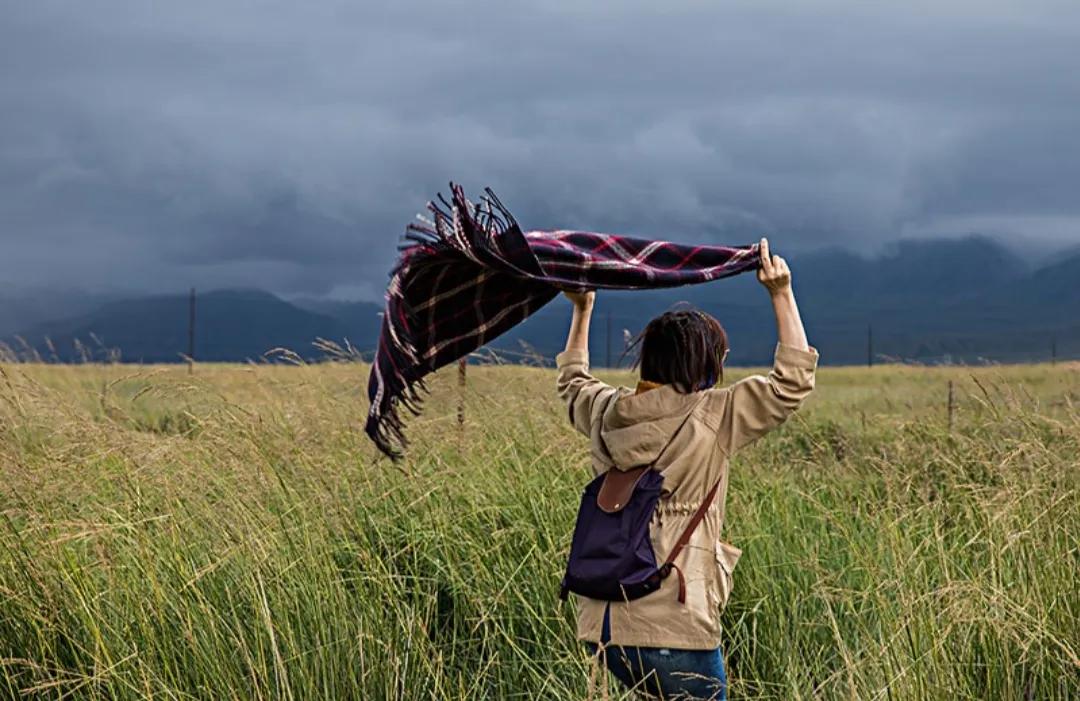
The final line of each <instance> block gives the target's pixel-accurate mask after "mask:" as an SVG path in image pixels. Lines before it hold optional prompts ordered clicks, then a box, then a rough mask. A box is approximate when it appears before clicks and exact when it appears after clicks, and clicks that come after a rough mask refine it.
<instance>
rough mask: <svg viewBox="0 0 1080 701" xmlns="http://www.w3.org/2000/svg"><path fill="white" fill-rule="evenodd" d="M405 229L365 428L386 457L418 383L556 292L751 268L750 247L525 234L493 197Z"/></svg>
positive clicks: (657, 283) (435, 212)
mask: <svg viewBox="0 0 1080 701" xmlns="http://www.w3.org/2000/svg"><path fill="white" fill-rule="evenodd" d="M450 189H451V193H452V194H451V201H449V202H448V201H446V200H445V199H444V198H443V197H442V195H439V197H438V202H429V203H428V209H429V210H430V211H431V214H432V218H431V219H426V218H423V217H421V221H422V222H423V223H421V224H410V225H409V227H408V228H407V229H406V233H405V239H406V240H405V241H404V242H403V244H402V245H401V246H400V247H399V248H400V249H401V251H402V254H401V258H400V260H398V262H397V265H396V266H395V267H394V269H393V270H392V271H391V273H390V285H389V287H388V288H387V291H386V310H385V312H384V313H383V322H382V333H381V335H380V337H379V348H378V351H377V352H376V354H375V360H374V363H373V364H372V367H371V376H370V378H369V379H368V398H369V399H370V401H371V408H370V410H369V411H368V418H367V425H366V427H365V430H366V432H367V434H368V435H369V436H370V437H371V439H372V440H373V441H374V442H375V445H377V446H378V447H379V449H380V450H381V451H382V452H384V453H385V454H387V455H389V456H390V457H394V458H396V457H400V455H401V452H400V450H399V447H404V445H405V436H404V432H403V423H402V417H401V414H400V413H399V409H400V406H402V405H403V406H405V407H406V408H407V409H409V411H411V412H412V413H413V414H417V413H419V410H420V402H421V396H420V390H423V389H425V388H424V382H423V378H424V376H425V375H427V374H428V373H430V372H433V371H434V370H437V369H438V368H440V367H442V366H444V365H447V364H449V363H452V362H454V361H456V360H458V359H460V358H462V357H464V356H465V355H467V354H468V353H470V352H472V351H474V350H476V349H477V348H479V347H480V346H482V345H483V344H485V343H487V342H489V341H491V340H492V339H494V338H497V337H498V336H499V335H500V334H502V333H504V332H505V331H507V330H508V329H510V328H512V327H513V326H515V325H517V324H519V323H521V322H522V321H523V320H524V319H525V318H527V317H528V316H529V315H530V314H532V313H533V312H535V311H536V310H537V309H539V308H540V307H542V306H544V305H545V304H547V303H548V302H550V301H551V300H552V298H554V297H555V296H556V295H557V294H558V293H559V291H560V290H581V289H586V288H588V289H594V288H606V289H620V290H627V289H649V288H657V287H675V286H678V285H688V284H694V283H700V282H707V281H709V280H716V279H719V278H722V277H728V276H730V275H735V274H737V273H741V272H744V271H747V270H755V269H756V268H757V267H758V246H757V244H752V245H748V246H736V247H731V246H686V245H681V244H676V243H670V242H667V241H648V240H644V239H637V238H631V237H628V236H618V235H614V234H599V233H593V232H588V231H529V232H522V230H521V228H520V227H519V226H518V224H517V222H516V221H514V218H513V217H512V216H511V215H510V213H509V212H508V211H507V210H506V208H505V207H503V205H502V203H501V202H499V200H498V198H497V197H495V193H493V192H492V191H491V190H490V189H487V190H485V193H486V195H485V196H484V197H482V198H481V200H480V202H479V203H476V204H474V203H472V202H470V201H468V200H467V199H465V194H464V192H463V191H462V189H461V187H460V186H457V185H455V184H453V183H451V184H450Z"/></svg>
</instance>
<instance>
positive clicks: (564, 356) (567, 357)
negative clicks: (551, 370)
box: [555, 348, 589, 368]
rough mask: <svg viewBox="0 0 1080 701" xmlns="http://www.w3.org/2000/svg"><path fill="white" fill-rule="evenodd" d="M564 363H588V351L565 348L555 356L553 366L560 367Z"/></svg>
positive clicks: (586, 364) (585, 364)
mask: <svg viewBox="0 0 1080 701" xmlns="http://www.w3.org/2000/svg"><path fill="white" fill-rule="evenodd" d="M564 365H584V366H586V367H588V365H589V351H587V350H581V349H577V348H575V349H574V350H567V351H563V352H562V353H559V354H558V355H556V356H555V367H557V368H561V367H563V366H564Z"/></svg>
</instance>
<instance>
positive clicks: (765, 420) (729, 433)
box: [708, 343, 818, 456]
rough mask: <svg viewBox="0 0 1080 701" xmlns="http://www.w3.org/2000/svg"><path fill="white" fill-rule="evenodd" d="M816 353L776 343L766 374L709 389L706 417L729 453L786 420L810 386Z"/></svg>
mask: <svg viewBox="0 0 1080 701" xmlns="http://www.w3.org/2000/svg"><path fill="white" fill-rule="evenodd" d="M817 362H818V352H817V349H816V348H814V347H813V346H811V347H810V350H808V351H804V350H800V349H798V348H794V347H792V346H787V345H784V344H782V343H777V344H776V353H775V355H774V359H773V367H772V370H770V371H769V374H768V375H751V376H750V377H745V378H743V379H741V380H739V381H738V382H736V383H735V384H733V385H731V386H730V387H725V388H722V389H715V390H710V392H711V393H712V394H713V396H712V397H710V399H711V400H712V401H711V402H710V403H709V409H708V411H709V414H710V419H711V420H712V421H713V422H714V425H715V428H716V431H717V440H719V441H720V448H721V449H722V450H724V451H725V452H726V453H727V454H728V455H729V456H730V455H732V454H734V453H735V451H737V450H739V449H740V448H742V447H744V446H746V445H748V444H750V443H752V442H754V441H755V440H757V439H758V438H760V437H762V436H764V435H765V434H766V433H768V432H769V431H771V430H773V429H774V428H776V427H777V426H779V425H780V424H782V423H784V422H785V421H787V419H788V417H789V416H791V415H792V414H793V413H794V412H795V410H796V409H798V408H799V406H800V405H801V404H802V402H803V400H804V399H806V397H807V396H808V395H809V394H810V392H811V391H813V389H814V373H815V371H816V369H817Z"/></svg>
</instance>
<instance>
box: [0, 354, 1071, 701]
mask: <svg viewBox="0 0 1080 701" xmlns="http://www.w3.org/2000/svg"><path fill="white" fill-rule="evenodd" d="M0 370H2V373H0V697H2V696H7V697H10V698H41V699H137V698H160V699H195V698H198V699H251V698H254V699H297V700H299V699H319V698H327V699H354V698H355V699H384V698H385V699H399V698H402V699H429V698H430V699H464V698H467V699H535V698H543V699H580V698H582V697H583V696H584V694H585V686H586V679H587V674H588V660H587V658H586V657H585V655H584V654H583V652H582V650H581V649H580V647H579V646H578V645H577V644H576V643H575V641H574V639H573V612H572V610H571V607H570V606H569V605H560V604H559V602H558V599H557V597H556V593H557V583H558V580H559V577H560V575H561V570H562V567H563V564H564V558H565V555H566V551H567V548H568V544H569V537H570V531H571V527H572V524H573V517H574V512H575V510H576V506H577V500H578V494H579V491H580V489H581V487H582V485H583V483H584V482H585V480H586V479H587V467H586V460H587V456H586V445H585V441H584V439H583V438H581V437H580V436H577V435H575V434H574V433H573V432H572V431H571V429H570V428H569V427H568V425H567V422H566V420H565V411H564V409H563V407H562V406H561V405H559V403H558V402H557V401H556V399H555V397H554V391H553V380H554V377H553V374H552V372H551V371H547V370H540V369H528V368H511V367H484V368H470V370H469V374H470V379H469V386H468V388H467V389H466V395H465V402H466V419H467V421H466V425H465V427H464V430H463V431H461V430H459V429H458V427H457V423H456V401H457V395H458V390H457V388H456V387H455V386H454V384H455V382H456V378H455V377H453V373H445V374H444V376H441V377H437V378H436V381H435V383H434V394H433V395H432V396H431V398H430V401H429V404H428V407H427V411H426V412H425V414H424V415H423V416H422V417H420V418H418V419H416V420H414V421H413V423H412V425H411V427H410V435H411V436H412V437H413V438H414V439H415V440H414V444H413V445H412V447H411V449H410V452H409V457H408V460H407V461H406V462H404V463H403V464H401V465H400V466H391V465H389V464H388V463H386V462H384V461H380V460H376V459H375V455H374V453H373V451H372V449H371V447H370V446H369V445H368V443H367V441H366V438H365V437H364V436H363V434H362V433H361V432H360V428H359V427H360V424H361V421H362V418H363V414H364V411H365V408H366V403H365V402H364V401H362V399H361V397H362V396H363V386H364V381H365V377H366V374H365V372H364V370H363V368H361V367H358V366H356V365H348V364H325V365H318V366H306V365H301V366H299V367H280V366H276V367H275V366H199V367H198V368H197V370H196V373H195V374H194V375H193V376H188V375H187V374H186V370H184V369H183V368H179V367H177V368H171V367H157V368H155V367H149V368H137V367H122V366H45V365H14V364H9V365H0ZM608 379H611V380H612V381H619V382H623V383H627V382H629V380H630V378H629V376H627V375H618V374H615V375H611V376H610V377H609V378H608ZM949 379H952V380H954V382H955V383H956V387H957V411H956V418H955V423H954V426H953V429H952V431H951V432H950V431H949V430H948V426H947V420H946V415H945V400H946V389H945V387H946V382H947V380H949ZM818 382H819V389H818V391H817V392H816V393H815V395H814V396H813V397H812V398H811V400H810V401H809V402H808V404H807V405H806V406H805V407H804V408H803V409H802V410H801V411H800V412H799V414H798V415H797V416H796V417H795V418H794V419H793V420H792V421H791V422H789V423H788V424H787V425H786V426H784V427H783V428H782V429H781V430H779V431H778V432H777V433H775V434H773V435H771V436H770V437H768V438H766V439H765V440H764V441H762V442H760V443H758V444H757V445H755V446H754V447H752V448H750V449H749V450H747V451H746V452H744V453H743V454H741V455H740V456H738V457H737V459H736V460H735V462H734V464H733V476H732V483H731V491H730V495H729V505H728V524H727V526H726V529H727V530H726V535H725V537H726V539H728V540H731V541H733V542H735V543H736V544H738V545H740V546H741V547H743V548H744V550H745V553H746V554H745V556H744V557H743V559H742V560H741V561H740V564H739V567H738V569H737V570H736V585H735V593H734V595H733V600H732V603H731V604H730V606H729V607H728V608H727V610H726V611H725V612H724V618H723V620H724V628H725V641H724V645H725V649H726V654H727V660H728V665H729V671H730V675H731V681H732V686H731V694H732V697H733V698H754V699H818V698H822V699H883V700H884V699H888V700H890V701H896V700H906V699H1066V698H1076V697H1080V676H1078V675H1080V527H1078V525H1077V524H1080V469H1078V468H1080V458H1078V455H1080V415H1078V412H1077V410H1076V408H1075V406H1074V405H1073V402H1075V401H1076V400H1077V398H1078V397H1080V368H1077V367H1076V366H1068V365H1059V366H1057V367H1054V368H1050V367H1048V366H1041V367H1039V366H1029V367H1015V368H985V369H976V370H969V369H917V368H903V367H879V368H873V369H871V370H865V369H859V370H855V369H847V370H844V369H830V368H825V369H823V370H821V371H820V375H819V380H818ZM614 691H615V689H614V688H613V692H614Z"/></svg>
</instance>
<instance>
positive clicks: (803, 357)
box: [773, 343, 818, 370]
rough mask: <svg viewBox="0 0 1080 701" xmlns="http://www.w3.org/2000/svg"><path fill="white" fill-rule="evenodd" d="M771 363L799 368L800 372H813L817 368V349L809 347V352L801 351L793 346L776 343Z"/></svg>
mask: <svg viewBox="0 0 1080 701" xmlns="http://www.w3.org/2000/svg"><path fill="white" fill-rule="evenodd" d="M773 362H774V363H775V364H776V365H785V366H788V367H794V368H800V369H802V370H814V369H815V368H817V363H818V351H817V348H814V347H813V346H810V350H802V349H800V348H795V347H794V346H788V345H784V344H783V343H777V344H776V353H775V355H774V361H773Z"/></svg>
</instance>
